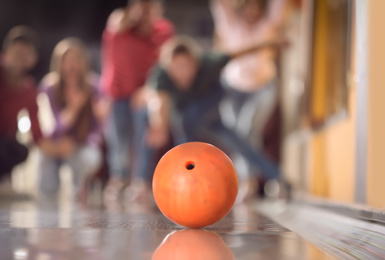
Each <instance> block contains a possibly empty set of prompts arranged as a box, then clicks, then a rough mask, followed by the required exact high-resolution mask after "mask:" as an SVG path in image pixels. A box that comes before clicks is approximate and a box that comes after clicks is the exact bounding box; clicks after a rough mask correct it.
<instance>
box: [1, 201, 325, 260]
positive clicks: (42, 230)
mask: <svg viewBox="0 0 385 260" xmlns="http://www.w3.org/2000/svg"><path fill="white" fill-rule="evenodd" d="M0 208H1V209H0V259H18V260H21V259H38V260H47V259H296V260H298V259H332V258H331V256H329V255H327V254H325V253H324V252H322V251H320V250H319V249H318V248H316V247H315V246H313V245H312V244H311V243H309V242H307V241H306V240H305V239H303V238H301V237H300V236H299V235H297V234H296V233H294V232H292V231H290V230H288V229H286V228H284V227H283V226H281V225H279V224H277V223H275V222H273V221H272V220H270V219H268V218H266V217H264V216H262V215H260V214H258V213H256V210H255V207H254V204H249V205H239V206H236V207H235V208H234V209H233V210H232V211H231V212H230V214H229V215H228V216H226V217H225V218H224V219H223V220H221V221H220V222H218V223H216V224H215V225H213V226H209V227H207V228H206V229H200V230H192V229H184V228H183V227H181V226H177V225H175V224H173V223H172V222H170V221H169V220H168V219H166V218H165V217H164V216H163V215H162V214H161V213H160V212H159V211H158V210H157V209H155V208H151V209H133V208H129V209H127V208H126V209H124V208H118V207H115V208H113V209H109V210H105V209H86V208H82V207H80V206H73V205H61V204H58V205H49V206H47V205H39V204H35V203H33V202H18V203H6V204H0Z"/></svg>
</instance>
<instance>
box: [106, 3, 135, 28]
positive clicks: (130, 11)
mask: <svg viewBox="0 0 385 260" xmlns="http://www.w3.org/2000/svg"><path fill="white" fill-rule="evenodd" d="M141 15H142V9H141V6H140V4H139V3H134V4H133V5H130V6H127V7H126V8H120V9H116V10H115V11H113V12H112V13H111V15H110V16H109V17H108V20H107V30H108V31H110V32H113V33H117V34H119V33H122V32H124V31H126V30H128V29H130V28H132V27H134V26H136V25H137V24H138V22H139V19H140V16H141Z"/></svg>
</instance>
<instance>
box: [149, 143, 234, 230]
mask: <svg viewBox="0 0 385 260" xmlns="http://www.w3.org/2000/svg"><path fill="white" fill-rule="evenodd" d="M152 189H153V193H154V198H155V202H156V204H157V205H158V207H159V209H160V211H161V212H162V213H163V214H164V215H165V216H166V217H167V218H168V219H170V220H171V221H173V222H175V223H177V224H179V225H182V226H185V227H190V228H201V227H205V226H208V225H211V224H214V223H215V222H217V221H219V220H220V219H222V218H223V217H224V216H226V215H227V213H229V211H230V210H231V208H232V206H233V205H234V202H235V199H236V197H237V193H238V177H237V173H236V171H235V168H234V165H233V163H232V162H231V160H230V158H229V157H228V156H227V155H226V154H225V153H224V152H222V151H221V150H220V149H218V148H216V147H215V146H213V145H210V144H207V143H201V142H192V143H185V144H182V145H179V146H176V147H174V148H173V149H171V150H170V151H168V152H167V153H166V154H165V155H164V156H163V157H162V158H161V159H160V161H159V163H158V165H157V167H156V169H155V173H154V178H153V182H152Z"/></svg>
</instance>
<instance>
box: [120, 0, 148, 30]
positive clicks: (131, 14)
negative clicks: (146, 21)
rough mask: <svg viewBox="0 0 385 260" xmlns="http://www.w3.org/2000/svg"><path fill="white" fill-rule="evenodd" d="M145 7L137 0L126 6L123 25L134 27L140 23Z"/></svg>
mask: <svg viewBox="0 0 385 260" xmlns="http://www.w3.org/2000/svg"><path fill="white" fill-rule="evenodd" d="M142 14H143V8H142V5H141V4H140V2H136V3H134V4H132V5H129V6H127V7H126V11H125V14H124V17H123V19H122V20H121V25H122V27H124V28H127V27H132V26H134V25H136V24H138V23H139V21H140V19H141V18H142Z"/></svg>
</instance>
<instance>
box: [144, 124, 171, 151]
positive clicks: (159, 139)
mask: <svg viewBox="0 0 385 260" xmlns="http://www.w3.org/2000/svg"><path fill="white" fill-rule="evenodd" d="M168 138H169V133H168V129H167V128H165V127H149V128H148V129H147V136H146V142H147V145H148V146H150V147H152V148H160V147H162V146H164V145H166V144H167V141H168Z"/></svg>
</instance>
